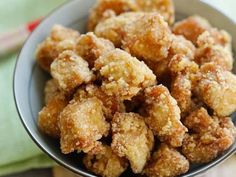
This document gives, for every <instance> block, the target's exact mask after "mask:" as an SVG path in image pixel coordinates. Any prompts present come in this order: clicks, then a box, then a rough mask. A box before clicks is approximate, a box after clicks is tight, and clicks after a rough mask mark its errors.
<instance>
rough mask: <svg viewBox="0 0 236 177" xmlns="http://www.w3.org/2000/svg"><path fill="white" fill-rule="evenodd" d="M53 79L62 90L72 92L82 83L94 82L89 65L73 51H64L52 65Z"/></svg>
mask: <svg viewBox="0 0 236 177" xmlns="http://www.w3.org/2000/svg"><path fill="white" fill-rule="evenodd" d="M51 74H52V77H53V78H54V79H55V80H56V81H57V83H58V85H59V87H60V89H61V90H63V91H65V92H71V91H73V90H74V89H75V88H76V87H78V86H79V85H81V84H82V83H88V82H90V81H91V80H93V78H94V75H93V73H92V71H90V70H89V68H88V63H87V62H86V61H85V60H84V59H82V58H81V57H80V56H78V55H76V54H75V52H73V51H69V50H68V51H64V52H63V53H61V54H60V55H59V56H58V58H57V59H56V60H54V61H53V63H52V64H51Z"/></svg>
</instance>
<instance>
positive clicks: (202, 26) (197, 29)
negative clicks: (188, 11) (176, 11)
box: [172, 15, 211, 45]
mask: <svg viewBox="0 0 236 177" xmlns="http://www.w3.org/2000/svg"><path fill="white" fill-rule="evenodd" d="M210 28H211V25H210V23H209V22H208V21H207V20H206V19H205V18H203V17H200V16H197V15H194V16H190V17H188V18H186V19H183V20H182V21H179V22H177V23H175V24H174V26H173V29H172V31H173V33H174V34H177V35H183V36H184V37H185V38H186V39H188V40H190V41H192V43H194V44H195V45H196V44H197V38H198V36H199V35H201V34H202V33H203V32H205V31H207V30H208V29H210Z"/></svg>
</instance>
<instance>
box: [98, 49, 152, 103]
mask: <svg viewBox="0 0 236 177" xmlns="http://www.w3.org/2000/svg"><path fill="white" fill-rule="evenodd" d="M95 69H96V70H97V71H99V73H100V75H101V76H102V79H103V82H102V86H101V88H102V89H103V91H104V92H105V93H106V94H108V95H118V96H120V97H121V99H123V100H125V99H127V100H130V99H131V98H132V97H133V96H135V95H136V94H137V93H138V92H139V91H140V90H141V89H144V88H146V87H148V86H152V85H155V84H156V77H155V75H154V74H153V73H152V71H151V70H150V69H149V68H148V67H147V65H146V64H145V63H144V62H142V61H139V60H138V59H137V58H135V57H132V56H131V55H130V54H129V53H127V52H125V51H123V50H120V49H116V50H112V51H110V52H107V53H106V54H105V55H103V56H101V57H100V58H99V59H97V60H96V61H95Z"/></svg>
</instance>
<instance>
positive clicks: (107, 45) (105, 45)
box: [76, 32, 115, 68]
mask: <svg viewBox="0 0 236 177" xmlns="http://www.w3.org/2000/svg"><path fill="white" fill-rule="evenodd" d="M113 49H115V47H114V45H113V44H112V43H111V42H110V41H109V40H106V39H103V38H98V37H97V36H95V35H94V33H92V32H89V33H87V34H83V35H81V36H80V37H79V39H78V41H77V44H76V52H77V54H78V55H79V56H81V57H82V58H83V59H85V60H86V61H87V62H88V63H89V66H90V68H92V67H93V66H94V61H95V60H96V59H98V58H99V57H100V56H101V55H102V54H104V53H105V52H108V51H110V50H113Z"/></svg>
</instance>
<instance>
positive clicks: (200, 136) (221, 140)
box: [182, 108, 236, 163]
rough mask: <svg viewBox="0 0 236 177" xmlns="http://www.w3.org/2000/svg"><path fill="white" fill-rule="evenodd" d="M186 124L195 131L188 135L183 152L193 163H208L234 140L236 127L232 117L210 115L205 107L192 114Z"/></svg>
mask: <svg viewBox="0 0 236 177" xmlns="http://www.w3.org/2000/svg"><path fill="white" fill-rule="evenodd" d="M185 125H186V126H188V128H189V129H191V130H192V131H193V134H190V135H186V137H185V139H184V141H183V147H182V152H183V154H184V155H185V156H186V157H187V159H188V160H189V161H190V162H192V163H207V162H210V161H211V160H213V159H215V158H216V157H217V155H219V154H221V153H222V152H223V151H225V150H227V149H228V148H229V147H230V146H231V145H232V144H233V142H234V140H235V135H236V129H235V127H234V124H233V123H232V121H231V118H230V117H216V116H213V117H211V116H209V114H208V113H207V111H206V110H205V109H204V108H200V109H198V110H196V111H194V112H193V113H192V114H190V115H189V116H188V117H187V118H186V120H185Z"/></svg>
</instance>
